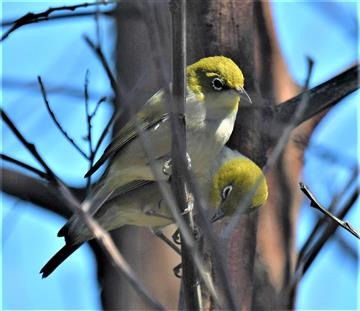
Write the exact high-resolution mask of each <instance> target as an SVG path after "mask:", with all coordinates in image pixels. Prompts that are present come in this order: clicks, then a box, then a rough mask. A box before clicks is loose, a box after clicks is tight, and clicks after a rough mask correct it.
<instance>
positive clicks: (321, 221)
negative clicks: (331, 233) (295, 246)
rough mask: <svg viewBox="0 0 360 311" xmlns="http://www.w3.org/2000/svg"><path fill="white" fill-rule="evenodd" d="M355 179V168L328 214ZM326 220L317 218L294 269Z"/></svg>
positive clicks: (356, 174)
mask: <svg viewBox="0 0 360 311" xmlns="http://www.w3.org/2000/svg"><path fill="white" fill-rule="evenodd" d="M357 178H358V168H357V167H356V168H355V169H354V171H353V174H352V176H351V177H350V178H349V180H348V182H347V183H346V185H345V186H344V188H343V190H342V191H341V192H339V193H338V194H336V195H335V197H334V198H333V200H332V202H331V204H330V206H329V211H330V212H332V211H333V210H334V209H335V207H336V206H337V205H338V203H339V199H340V198H342V197H343V196H344V195H345V193H346V192H347V190H348V189H349V188H350V187H351V185H352V183H353V182H354V181H356V180H357ZM326 219H327V218H326V217H319V219H318V221H317V222H316V224H315V226H314V227H313V229H312V230H311V232H310V234H309V236H308V238H307V239H306V241H305V242H304V244H303V245H302V247H301V249H300V251H299V253H298V258H297V263H296V268H295V269H297V268H298V266H299V263H300V262H302V261H303V258H304V256H305V254H307V253H308V251H309V249H310V247H311V245H312V243H313V241H314V240H315V237H316V235H317V234H318V233H319V231H320V229H321V228H322V227H323V226H324V225H325V224H326Z"/></svg>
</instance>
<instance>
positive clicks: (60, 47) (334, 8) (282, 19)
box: [2, 1, 360, 309]
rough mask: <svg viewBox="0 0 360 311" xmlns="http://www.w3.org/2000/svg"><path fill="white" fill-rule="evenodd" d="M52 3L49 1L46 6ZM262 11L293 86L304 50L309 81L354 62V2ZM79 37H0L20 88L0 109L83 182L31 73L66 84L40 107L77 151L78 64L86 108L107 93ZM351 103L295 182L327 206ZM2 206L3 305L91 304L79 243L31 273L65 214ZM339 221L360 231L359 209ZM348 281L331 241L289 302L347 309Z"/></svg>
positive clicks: (306, 224) (69, 29)
mask: <svg viewBox="0 0 360 311" xmlns="http://www.w3.org/2000/svg"><path fill="white" fill-rule="evenodd" d="M67 3H70V2H67ZM55 5H56V3H55V2H51V6H55ZM48 7H49V2H44V1H42V2H40V1H37V2H26V3H25V2H22V3H20V2H13V1H12V2H10V1H8V2H7V1H5V2H3V7H2V9H3V11H2V13H3V19H4V20H8V19H10V18H13V17H19V16H21V15H22V14H24V13H27V12H28V11H33V12H38V11H41V10H44V9H46V8H48ZM272 9H273V12H274V18H275V25H276V30H277V32H278V35H279V42H280V46H281V49H282V52H283V54H284V57H285V59H286V62H287V64H288V66H289V69H290V72H291V74H292V77H293V78H294V80H295V81H296V82H297V83H299V84H302V83H303V81H304V79H305V74H306V60H305V58H306V56H310V57H312V59H313V60H314V61H315V67H314V74H313V76H312V78H311V85H312V86H314V85H317V84H319V83H321V82H323V81H325V80H326V79H328V78H330V77H332V76H334V75H336V74H337V73H339V72H340V71H342V70H343V69H344V68H346V67H348V66H349V65H351V64H352V63H353V62H354V61H355V60H356V59H357V58H358V20H357V10H356V3H355V2H291V3H290V2H278V1H276V2H273V3H272ZM100 26H101V30H102V31H101V34H102V36H101V37H102V42H103V47H104V49H105V52H106V55H107V58H108V59H111V57H112V49H113V42H112V40H113V37H114V31H113V30H112V25H111V22H110V21H109V20H106V19H105V18H102V19H101V21H100ZM84 34H87V35H89V36H90V37H91V38H93V39H95V38H96V36H95V24H94V20H93V19H91V18H82V19H78V20H72V21H68V22H66V23H64V22H63V21H54V22H51V23H43V24H35V25H31V26H26V27H23V28H21V29H20V30H18V31H16V32H15V33H14V34H12V35H11V37H9V38H8V40H6V41H5V42H4V43H2V60H3V62H2V78H3V81H2V82H3V83H4V82H6V81H10V82H11V81H13V82H19V83H22V84H24V86H22V87H21V91H20V92H19V87H16V88H15V87H14V86H12V85H13V84H11V83H8V82H6V83H5V84H3V86H4V91H3V94H2V106H3V107H5V109H6V111H8V113H9V115H10V117H11V118H12V119H13V120H14V121H15V122H16V124H18V125H19V128H20V130H21V131H22V132H23V133H25V134H26V137H27V138H29V139H30V140H32V142H34V143H36V145H37V147H38V150H39V152H40V153H41V154H43V155H46V160H47V162H48V163H49V164H50V166H51V167H52V168H53V169H54V170H55V172H56V173H58V174H59V175H60V176H61V177H62V178H63V179H64V180H65V181H66V182H68V183H69V184H71V185H74V186H81V185H82V184H83V183H82V178H81V177H82V175H83V172H84V171H86V168H87V164H86V162H85V161H84V160H83V158H82V157H81V156H80V155H79V154H78V153H77V151H76V150H75V149H74V148H73V147H71V146H70V145H69V144H68V143H67V142H66V141H65V139H64V138H63V137H62V135H61V134H59V132H58V131H57V129H56V128H55V126H54V125H53V123H52V121H51V120H50V119H49V117H48V115H47V111H46V109H45V106H44V105H43V104H42V99H41V95H40V91H39V88H38V86H37V85H36V77H37V75H41V76H42V78H43V81H44V83H45V86H46V87H48V88H49V90H50V89H54V88H68V87H71V88H72V89H73V90H74V92H73V93H72V94H69V93H67V94H63V93H62V92H55V91H54V92H49V99H50V104H51V106H52V107H53V109H54V111H55V112H56V114H57V116H58V117H59V120H60V121H61V124H63V126H64V127H65V128H66V130H67V131H68V132H69V133H72V134H74V135H75V136H74V139H75V140H76V141H77V142H79V143H80V144H81V145H82V146H83V148H86V143H85V141H84V140H83V139H82V136H83V135H85V133H86V128H85V124H86V123H85V113H84V105H83V103H82V102H81V100H82V99H81V96H82V90H83V85H84V76H85V72H86V70H87V69H89V71H90V85H89V87H90V96H91V99H92V100H91V105H92V107H94V105H95V103H96V101H97V100H98V99H99V97H100V96H103V95H104V94H111V90H110V87H109V83H108V80H107V78H106V75H105V74H104V72H103V69H102V67H101V65H100V64H99V62H98V61H97V60H96V59H95V58H94V57H93V55H92V52H91V51H90V50H89V48H88V47H87V46H86V44H85V43H84V40H83V39H82V36H83V35H84ZM74 94H75V95H76V96H74ZM358 102H359V92H357V93H354V94H353V95H352V96H349V98H347V99H346V100H344V101H343V102H342V103H340V104H339V105H337V106H336V107H335V108H334V109H332V110H331V111H330V112H329V114H328V115H327V116H326V117H325V118H324V120H323V121H322V122H321V124H320V125H319V126H318V128H317V129H316V131H315V133H314V135H313V137H312V139H311V142H310V146H309V150H308V152H307V153H306V158H305V159H306V165H305V167H304V173H303V180H304V181H305V182H306V183H307V184H308V185H309V186H311V189H312V190H313V191H314V193H315V194H316V196H317V197H318V198H319V200H320V201H321V202H322V203H323V204H328V203H329V202H330V200H331V198H332V196H333V195H334V194H336V193H338V192H339V191H340V190H341V189H342V187H343V185H344V183H345V182H346V180H347V178H348V175H349V171H350V169H349V168H350V167H352V165H356V164H357V161H358V160H357V159H358V157H357V148H356V146H357V142H358V136H357V134H358V131H356V130H355V129H356V128H357V109H358V108H357V103H358ZM109 114H110V109H109V107H106V106H104V107H103V109H101V110H100V113H98V114H97V117H96V120H95V122H96V124H104V123H105V122H106V120H107V119H108V117H109ZM94 131H95V136H96V135H99V133H100V131H101V128H100V127H94ZM2 132H3V138H4V139H3V140H2V143H3V146H2V147H3V149H4V150H5V151H6V152H7V153H8V154H13V155H16V157H17V158H18V159H21V160H23V161H25V162H27V163H30V164H32V165H34V166H37V164H36V162H35V161H34V160H33V159H32V157H31V156H29V154H28V152H27V151H25V150H24V148H23V147H21V146H20V144H19V143H18V142H17V141H16V140H15V139H14V137H13V136H12V134H11V133H9V131H8V129H7V128H5V127H3V128H2ZM318 146H321V147H326V148H329V149H330V150H332V151H333V153H334V154H335V155H336V157H335V158H339V159H341V160H342V161H339V162H340V163H337V162H334V161H330V160H329V159H326V158H324V157H321V156H319V153H318V152H316V150H318V148H317V147H318ZM74 168H77V169H74ZM2 207H3V208H2V211H3V213H2V216H3V224H2V225H3V230H2V232H3V236H2V262H3V270H2V277H3V285H4V286H3V289H2V290H3V293H2V294H3V295H2V299H3V308H5V309H24V308H30V309H50V308H56V309H100V300H99V291H98V285H97V282H96V271H95V265H94V258H93V255H92V253H91V251H90V248H89V247H88V246H83V247H81V248H80V249H79V250H78V251H77V252H76V253H75V254H74V255H73V256H71V258H69V260H67V261H66V264H64V265H62V266H61V267H60V268H59V269H58V270H57V272H56V273H54V274H53V275H52V276H51V277H50V278H48V279H46V280H42V279H41V278H40V275H39V274H38V271H39V270H40V268H41V267H42V265H43V264H44V263H45V262H46V261H47V260H48V259H49V256H50V255H51V254H53V253H55V252H56V251H57V250H58V249H59V248H60V247H61V246H62V244H63V242H62V240H61V239H58V238H56V233H57V231H58V230H59V228H60V227H61V225H62V224H63V223H64V221H65V220H64V219H62V218H61V217H59V216H56V215H54V214H52V213H49V212H46V211H44V210H42V209H39V208H37V207H34V206H32V205H31V204H28V203H24V202H20V201H16V200H15V199H13V198H10V197H8V196H5V195H4V196H3V197H2ZM316 217H317V213H316V211H314V210H312V209H310V208H309V207H308V202H307V201H306V200H305V201H304V204H303V209H302V211H301V217H300V221H299V227H298V232H299V235H298V245H301V243H302V242H303V241H304V240H305V239H306V236H307V235H308V233H309V231H310V230H311V226H312V224H313V223H314V221H315V220H316ZM347 219H348V220H350V221H351V222H352V223H353V224H354V225H355V226H356V227H357V228H360V223H359V206H357V207H355V208H353V209H352V211H351V213H350V214H349V215H348V218H347ZM340 234H341V236H342V237H343V238H344V239H345V240H346V241H347V242H348V243H350V245H352V247H354V248H355V249H358V246H359V244H357V242H356V241H355V239H353V238H352V237H351V236H349V234H348V233H347V232H340ZM34 249H35V250H36V251H35V252H34ZM357 278H358V266H357V265H356V263H353V262H352V261H351V260H350V259H348V258H347V257H346V256H344V254H343V253H342V252H341V249H340V248H339V245H338V243H337V242H334V241H333V242H330V243H328V245H327V246H326V247H325V248H324V250H323V251H322V252H321V254H320V255H319V258H318V260H317V261H316V263H315V264H314V265H313V267H312V268H311V269H310V270H309V272H308V274H307V275H306V277H305V278H304V280H303V282H302V284H301V286H300V291H299V298H298V303H297V307H298V308H299V309H314V308H322V309H327V308H333V309H346V308H352V309H354V308H356V297H357V296H356V294H357V293H356V288H357V287H356V286H358V285H359V284H358V279H357ZM20 284H21V286H22V288H19V286H20ZM20 290H21V293H22V298H21V299H19V291H20ZM89 293H92V294H89Z"/></svg>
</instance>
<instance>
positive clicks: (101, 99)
mask: <svg viewBox="0 0 360 311" xmlns="http://www.w3.org/2000/svg"><path fill="white" fill-rule="evenodd" d="M107 101H108V98H107V97H106V96H103V97H101V98H100V99H99V100H98V101H97V103H96V106H95V108H94V110H93V112H92V113H91V114H90V118H91V119H92V118H94V117H95V115H96V113H97V111H98V109H99V108H100V106H101V104H102V103H105V102H107Z"/></svg>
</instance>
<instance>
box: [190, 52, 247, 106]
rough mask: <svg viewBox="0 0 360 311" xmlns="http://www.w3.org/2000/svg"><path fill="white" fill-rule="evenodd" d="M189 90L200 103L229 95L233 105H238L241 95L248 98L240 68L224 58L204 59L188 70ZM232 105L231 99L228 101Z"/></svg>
mask: <svg viewBox="0 0 360 311" xmlns="http://www.w3.org/2000/svg"><path fill="white" fill-rule="evenodd" d="M187 83H188V88H189V90H190V91H191V92H193V93H194V94H195V95H196V97H197V99H198V100H199V101H200V102H207V101H206V98H207V97H211V96H213V97H219V96H222V97H224V96H223V94H227V95H228V96H230V97H231V98H232V103H231V104H232V105H234V104H237V103H238V102H239V99H240V95H242V94H243V95H245V96H247V97H248V95H247V94H246V92H245V91H244V76H243V74H242V72H241V70H240V68H239V67H238V66H237V65H236V64H235V63H234V62H233V61H232V60H231V59H230V58H227V57H224V56H212V57H206V58H202V59H201V60H199V61H198V62H196V63H194V64H192V65H190V66H188V68H187ZM248 99H249V100H250V98H249V97H248ZM226 101H227V102H229V103H230V101H229V99H228V100H226Z"/></svg>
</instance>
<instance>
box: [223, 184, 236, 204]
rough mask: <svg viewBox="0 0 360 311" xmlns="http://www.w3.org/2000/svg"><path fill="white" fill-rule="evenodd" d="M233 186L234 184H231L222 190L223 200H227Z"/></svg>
mask: <svg viewBox="0 0 360 311" xmlns="http://www.w3.org/2000/svg"><path fill="white" fill-rule="evenodd" d="M232 188H233V186H232V185H229V186H226V187H225V188H224V189H223V190H222V192H221V198H222V199H223V200H226V198H227V197H228V196H229V194H230V192H231V190H232Z"/></svg>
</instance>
